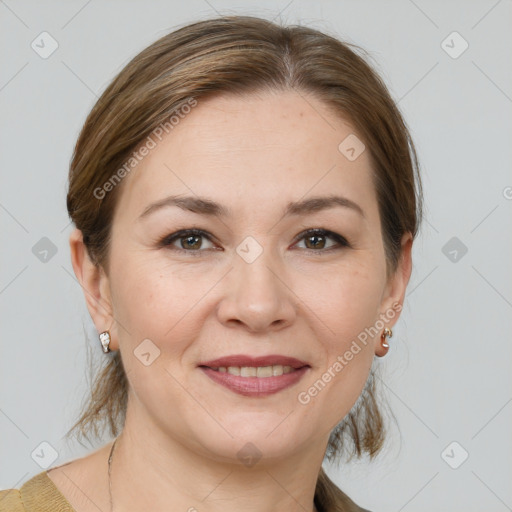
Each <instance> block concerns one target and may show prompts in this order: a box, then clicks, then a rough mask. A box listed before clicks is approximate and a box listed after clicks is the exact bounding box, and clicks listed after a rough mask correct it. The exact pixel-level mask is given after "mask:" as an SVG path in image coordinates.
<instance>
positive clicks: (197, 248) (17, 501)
mask: <svg viewBox="0 0 512 512" xmlns="http://www.w3.org/2000/svg"><path fill="white" fill-rule="evenodd" d="M67 207H68V211H69V215H70V217H71V219H72V220H73V222H74V224H75V226H76V229H75V230H74V231H73V233H72V234H71V237H70V248H71V258H72V264H73V268H74V271H75V274H76V276H77V279H78V280H79V282H80V284H81V286H82V288H83V290H84V297H85V300H86V303H87V307H88V309H89V312H90V314H91V318H92V320H93V322H94V324H95V326H96V329H97V331H98V333H99V342H98V347H102V349H103V351H104V352H105V354H106V356H105V357H106V358H107V359H108V363H107V365H106V366H105V368H104V369H103V371H102V372H101V373H100V374H99V375H98V378H97V381H96V385H95V387H94V389H93V393H92V397H91V401H90V403H89V405H88V407H87V409H86V410H85V411H84V412H83V414H82V416H81V418H80V419H79V421H78V422H77V423H76V424H75V426H74V427H73V429H72V431H74V430H79V431H80V433H81V434H83V435H85V436H87V435H88V434H91V433H94V434H95V435H96V436H98V437H99V436H100V434H99V433H98V432H99V430H98V429H99V427H101V425H102V424H103V423H102V422H104V421H106V422H107V424H108V425H109V427H110V432H111V434H112V435H113V436H114V437H115V439H114V441H113V442H110V443H108V444H106V445H104V446H103V447H102V448H101V449H99V450H97V451H95V452H93V453H91V454H90V455H88V456H86V457H83V458H80V459H76V460H73V461H71V462H68V463H67V464H63V465H61V466H58V467H54V468H52V469H50V470H48V471H44V472H42V473H40V474H38V475H36V476H35V477H33V478H32V479H31V480H29V481H28V482H27V483H25V484H24V485H23V486H22V488H21V490H20V491H18V490H15V489H14V490H8V491H3V492H2V494H1V497H0V510H2V511H7V510H9V511H11V510H29V511H35V510H42V509H44V510H68V511H76V512H89V511H93V510H94V511H97V510H98V509H100V510H104V511H109V510H118V511H121V510H122V511H127V512H129V511H139V510H148V509H151V510H153V511H160V510H162V511H163V510H188V511H195V510H198V511H217V510H222V511H229V510H240V509H242V510H254V511H265V512H266V511H271V510H278V509H279V510H287V511H318V512H320V511H326V512H327V511H362V510H365V509H363V508H361V507H359V506H358V505H356V504H355V503H354V502H353V501H352V500H351V499H350V498H349V497H348V496H347V495H346V494H345V493H343V492H342V491H341V490H340V489H339V488H338V487H337V486H336V485H335V484H334V483H333V482H332V481H331V480H330V479H329V478H328V477H327V475H326V474H325V472H324V471H323V469H322V461H323V460H324V457H327V458H328V459H329V460H330V461H333V460H336V459H338V458H339V457H340V456H341V455H342V454H343V453H347V454H351V455H357V456H361V455H363V454H365V453H367V454H369V455H370V457H374V456H375V455H376V454H377V453H378V452H379V450H380V448H381V446H382V444H383V441H384V427H383V424H382V416H381V413H380V411H379V407H378V404H377V400H376V388H375V372H376V371H377V370H378V365H379V358H380V357H382V356H384V355H385V354H386V352H387V351H388V349H389V344H388V339H389V337H391V335H392V327H393V326H394V324H395V323H396V321H397V320H398V318H399V316H400V311H401V309H402V304H403V300H404V296H405V291H406V287H407V284H408V281H409V277H410V273H411V248H412V243H413V240H414V238H415V236H416V234H417V230H418V226H419V222H420V216H421V184H420V179H419V176H418V164H417V160H416V154H415V150H414V145H413V143H412V141H411V139H410V135H409V132H408V130H407V127H406V125H405V123H404V121H403V119H402V117H401V115H400V113H399V111H398V109H397V107H396V105H395V104H394V102H393V101H392V99H391V98H390V95H389V93H388V91H387V90H386V87H385V86H384V84H383V83H382V81H381V80H380V79H379V78H378V76H377V75H376V74H375V72H374V71H373V70H372V69H371V67H370V66H369V65H368V64H367V63H366V62H365V61H364V60H363V59H362V58H361V57H360V56H358V54H356V53H355V51H354V50H352V49H351V48H349V45H347V44H345V43H342V42H340V41H338V40H337V39H335V38H333V37H330V36H328V35H325V34H323V33H321V32H318V31H316V30H312V29H309V28H305V27H281V26H278V25H276V24H273V23H271V22H269V21H266V20H262V19H259V18H254V17H246V16H230V17H221V18H218V19H212V20H207V21H201V22H198V23H194V24H191V25H188V26H185V27H183V28H181V29H179V30H177V31H175V32H173V33H171V34H169V35H167V36H165V37H163V38H161V39H160V40H159V41H157V42H155V43H154V44H152V45H151V46H150V47H148V48H147V49H145V50H144V51H142V52H141V53H140V54H139V55H138V56H136V57H135V58H134V59H133V60H132V61H131V62H130V63H129V64H128V65H127V66H126V67H125V68H124V69H123V70H122V71H121V73H120V74H119V75H118V76H117V77H116V78H115V79H114V81H113V82H112V83H111V85H110V86H109V87H108V88H107V90H106V91H105V92H104V93H103V95H102V96H101V98H100V99H99V100H98V102H97V103H96V105H95V106H94V108H93V110H92V112H91V113H90V115H89V116H88V118H87V120H86V122H85V125H84V127H83V130H82V132H81V134H80V137H79V139H78V142H77V144H76V147H75V152H74V157H73V160H72V163H71V169H70V174H69V191H68V197H67ZM100 342H101V343H100Z"/></svg>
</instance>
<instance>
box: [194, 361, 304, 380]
mask: <svg viewBox="0 0 512 512" xmlns="http://www.w3.org/2000/svg"><path fill="white" fill-rule="evenodd" d="M306 366H307V365H305V366H301V367H300V368H305V367H306ZM200 368H209V369H210V370H213V371H215V372H219V373H229V374H230V375H236V376H239V377H257V378H259V379H261V378H263V379H265V378H268V377H280V376H281V375H284V374H286V373H293V372H296V371H298V370H300V368H294V367H293V366H289V365H286V366H283V365H282V364H276V365H271V366H218V367H211V366H202V365H201V366H200Z"/></svg>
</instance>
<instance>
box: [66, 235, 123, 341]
mask: <svg viewBox="0 0 512 512" xmlns="http://www.w3.org/2000/svg"><path fill="white" fill-rule="evenodd" d="M69 248H70V251H71V264H72V265H73V270H74V271H75V275H76V278H77V279H78V282H79V284H80V286H81V287H82V290H83V292H84V296H85V301H86V304H87V309H88V310H89V314H90V315H91V318H92V321H93V322H94V325H95V326H96V330H97V331H98V334H99V333H101V332H103V331H109V332H110V337H111V342H110V345H109V347H110V349H111V350H117V349H118V348H119V345H118V336H117V332H116V327H115V326H116V323H115V322H114V316H113V308H112V298H111V293H110V281H109V278H108V276H107V274H106V273H105V271H104V269H103V268H102V267H100V266H97V265H95V264H94V263H93V262H92V261H91V259H90V257H89V253H88V252H87V248H86V247H85V244H84V242H83V236H82V232H81V231H80V230H79V229H76V228H75V229H74V231H73V232H72V233H71V235H70V236H69ZM99 343H100V342H99V340H98V344H99Z"/></svg>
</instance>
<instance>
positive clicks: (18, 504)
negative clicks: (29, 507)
mask: <svg viewBox="0 0 512 512" xmlns="http://www.w3.org/2000/svg"><path fill="white" fill-rule="evenodd" d="M0 512H25V507H24V506H23V503H22V501H21V495H20V491H19V490H18V489H6V490H4V491H0Z"/></svg>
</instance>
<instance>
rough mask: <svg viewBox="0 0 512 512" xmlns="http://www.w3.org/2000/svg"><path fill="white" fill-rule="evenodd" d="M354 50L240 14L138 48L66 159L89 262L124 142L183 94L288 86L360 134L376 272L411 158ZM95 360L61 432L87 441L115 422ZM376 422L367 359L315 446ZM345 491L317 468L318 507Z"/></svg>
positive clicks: (97, 257)
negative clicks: (354, 392)
mask: <svg viewBox="0 0 512 512" xmlns="http://www.w3.org/2000/svg"><path fill="white" fill-rule="evenodd" d="M360 53H364V52H363V51H362V50H361V48H359V47H357V46H356V45H354V44H350V43H347V42H342V41H340V40H339V39H337V38H336V37H334V36H331V35H328V34H326V33H322V32H320V31H318V30H315V29H312V28H308V27H305V26H300V25H293V26H281V25H278V24H276V23H273V22H270V21H267V20H264V19H260V18H257V17H252V16H222V17H219V18H215V19H209V20H204V21H198V22H194V23H192V24H188V25H186V26H184V27H182V28H179V29H178V30H175V31H174V32H171V33H169V34H167V35H165V36H164V37H162V38H160V39H159V40H157V41H156V42H154V43H153V44H151V45H150V46H149V47H147V48H145V49H144V50H143V51H142V52H140V53H139V54H138V55H137V56H136V57H134V58H133V59H132V60H131V61H130V62H129V63H128V64H127V65H126V66H125V67H124V68H123V69H122V70H121V72H120V73H119V74H118V75H117V76H116V77H115V79H114V80H113V81H112V82H111V83H110V85H109V86H108V87H107V88H106V90H105V91H104V93H103V94H102V95H101V97H100V98H99V100H98V101H97V103H96V104H95V105H94V107H93V109H92V111H91V112H90V114H89V115H88V117H87V119H86V121H85V124H84V126H83V128H82V130H81V133H80V135H79V137H78V140H77V143H76V146H75V149H74V153H73V157H72V160H71V165H70V171H69V189H68V194H67V209H68V213H69V216H70V218H71V220H72V221H73V222H74V224H75V226H76V228H78V229H79V230H80V231H81V232H82V235H83V241H84V245H85V247H86V249H87V253H88V255H89V257H90V259H91V261H92V262H93V263H94V264H95V265H96V266H98V267H102V268H103V269H104V270H105V272H106V273H107V274H108V269H109V244H110V233H111V227H112V219H113V214H114V211H115V207H116V204H117V202H118V196H119V194H120V193H121V191H122V188H123V187H122V185H123V183H122V182H121V183H119V185H117V186H114V187H113V188H112V189H111V190H109V192H108V194H104V193H103V194H97V193H96V194H95V191H97V190H99V189H102V188H103V187H104V185H105V183H107V182H109V180H112V177H113V175H114V173H115V172H116V170H119V169H121V168H123V166H125V167H124V169H125V170H126V162H127V161H128V160H129V159H130V158H132V157H133V153H134V151H136V150H137V148H139V147H140V145H141V144H142V143H143V141H144V140H146V139H147V138H148V137H149V136H151V134H152V133H153V131H154V130H155V129H157V128H158V127H159V126H165V123H169V118H170V116H172V115H173V114H174V113H176V112H178V111H179V110H180V109H183V108H184V106H185V105H187V104H190V101H191V99H193V100H196V101H197V100H199V101H201V100H203V99H207V98H210V97H213V96H214V95H220V94H222V95H239V96H247V95H250V94H251V93H258V92H262V91H272V92H275V91H277V92H280V91H283V92H285V91H296V92H298V93H304V94H309V95H311V96H312V97H315V98H317V99H319V100H320V101H321V102H323V104H324V105H326V106H328V107H329V108H330V110H331V111H332V112H334V113H335V114H337V115H339V116H340V118H342V119H344V120H348V121H349V122H350V123H351V124H352V126H353V128H354V130H356V132H357V134H358V136H359V137H360V138H362V140H363V142H364V144H365V146H366V148H367V150H368V152H369V155H370V160H371V163H372V165H371V167H372V173H373V176H372V178H373V183H374V185H375V190H376V195H377V200H378V208H379V214H380V221H381V231H382V237H383V244H384V248H385V256H386V266H387V271H388V274H389V273H391V272H394V271H396V269H397V266H398V263H399V260H400V256H401V250H402V249H401V240H402V236H403V235H404V234H406V233H411V234H412V237H413V238H414V237H415V236H416V235H417V231H418V229H419V225H420V220H421V215H422V189H421V181H420V176H419V165H418V159H417V155H416V151H415V148H414V144H413V142H412V139H411V136H410V133H409V130H408V128H407V126H406V124H405V121H404V120H403V118H402V116H401V114H400V111H399V109H398V107H397V105H396V104H395V102H394V101H393V100H392V98H391V96H390V94H389V92H388V90H387V88H386V86H385V84H384V82H383V81H382V79H381V78H380V77H379V76H378V74H377V73H376V72H375V71H374V70H373V69H372V67H371V66H370V64H369V63H367V61H366V60H365V59H364V58H363V56H362V55H360ZM340 142H341V141H340ZM121 175H124V174H121ZM103 190H106V189H103ZM98 196H100V197H98ZM98 346H99V345H98ZM105 360H106V361H107V362H106V364H104V365H103V368H101V369H100V371H99V372H98V373H97V375H96V378H95V381H94V385H92V386H91V395H90V397H89V398H88V402H87V403H86V404H85V407H84V408H83V410H82V411H81V415H80V417H79V419H78V421H77V422H76V423H75V424H74V425H73V427H72V428H71V429H70V431H69V432H68V434H67V435H69V434H70V433H73V432H78V434H79V436H80V437H85V438H86V439H89V440H90V437H89V434H93V435H94V437H96V438H100V436H101V431H103V430H99V429H100V427H101V429H104V428H105V426H108V427H109V430H110V433H111V435H112V436H117V435H118V433H119V432H120V430H122V428H123V426H124V421H125V417H126V416H125V415H126V406H127V397H128V385H129V383H128V380H127V378H126V374H125V371H124V368H123V364H122V360H121V354H120V352H119V351H115V352H114V353H112V354H109V356H107V357H106V358H105ZM384 431H385V429H384V423H383V416H382V414H381V412H380V410H379V406H378V401H377V390H376V385H375V376H374V371H373V368H372V370H371V372H370V375H369V378H368V379H367V382H366V385H365V388H364V390H363V392H362V393H361V395H360V397H359V399H358V401H357V402H356V404H355V405H354V406H353V408H352V409H351V411H350V412H349V413H348V415H347V416H346V417H345V418H344V419H343V421H342V422H341V423H340V424H339V425H337V426H336V428H335V429H334V430H333V431H332V432H331V436H330V439H329V442H328V447H327V451H326V456H327V458H328V459H329V460H334V459H336V458H338V459H339V458H340V456H341V455H342V453H347V454H349V455H350V458H352V456H354V455H357V456H358V457H361V456H362V455H363V454H365V453H366V454H368V455H369V456H370V459H373V457H375V455H376V454H377V453H378V452H379V451H380V450H381V448H382V445H383V442H384V438H385V432H384ZM347 441H348V442H347ZM347 500H348V501H347ZM349 501H350V500H349V499H348V497H346V495H345V494H344V493H342V492H341V490H340V489H339V488H338V487H337V486H336V485H335V484H334V483H333V482H332V481H331V480H329V478H328V477H327V475H326V474H325V472H324V470H323V468H322V469H321V470H320V473H319V476H318V481H317V486H316V492H315V502H316V503H317V506H318V508H319V509H320V510H325V511H327V510H328V511H331V510H347V508H346V507H347V506H348V505H347V504H348V502H349Z"/></svg>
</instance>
